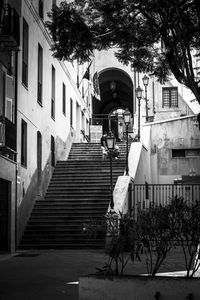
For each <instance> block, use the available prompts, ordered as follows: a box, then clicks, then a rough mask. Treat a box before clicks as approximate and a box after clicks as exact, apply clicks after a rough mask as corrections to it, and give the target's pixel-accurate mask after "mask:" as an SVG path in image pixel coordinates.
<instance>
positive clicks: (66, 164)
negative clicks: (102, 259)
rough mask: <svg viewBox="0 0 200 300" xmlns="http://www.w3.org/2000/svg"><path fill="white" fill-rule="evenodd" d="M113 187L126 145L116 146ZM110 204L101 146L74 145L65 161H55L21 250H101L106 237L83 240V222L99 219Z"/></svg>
mask: <svg viewBox="0 0 200 300" xmlns="http://www.w3.org/2000/svg"><path fill="white" fill-rule="evenodd" d="M118 146H119V148H120V156H119V159H118V160H113V184H115V183H116V180H117V177H118V176H120V175H123V172H124V168H125V151H126V145H125V144H123V143H119V144H118ZM109 201H110V164H109V159H106V160H102V154H101V147H100V144H96V143H95V144H92V143H74V144H73V145H72V148H71V151H70V154H69V157H68V160H67V161H58V163H57V165H56V168H55V170H54V173H53V176H52V179H51V181H50V184H49V187H48V190H47V193H46V195H45V198H44V199H42V200H37V201H36V203H35V206H34V208H33V211H32V213H31V216H30V219H29V221H28V224H27V226H26V229H25V232H24V235H23V238H22V240H21V243H20V249H59V248H60V249H70V248H71V249H76V248H78V249H80V248H90V249H92V248H93V249H95V248H102V247H103V246H104V240H105V237H104V236H103V237H97V238H86V237H85V236H84V234H83V226H84V223H87V224H88V223H89V222H90V221H91V220H93V221H96V222H97V221H98V220H101V219H102V217H103V215H105V213H106V211H107V209H108V205H109Z"/></svg>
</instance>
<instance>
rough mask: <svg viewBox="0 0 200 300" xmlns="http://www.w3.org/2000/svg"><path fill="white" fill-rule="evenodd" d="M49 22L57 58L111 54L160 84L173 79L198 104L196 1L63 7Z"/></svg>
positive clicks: (127, 0) (90, 2) (199, 19)
mask: <svg viewBox="0 0 200 300" xmlns="http://www.w3.org/2000/svg"><path fill="white" fill-rule="evenodd" d="M49 16H50V21H49V22H47V27H48V29H49V30H50V34H51V36H52V39H53V46H52V51H53V53H54V56H55V57H56V58H58V59H64V60H69V61H73V60H75V59H79V61H80V62H85V61H88V60H90V57H91V54H92V53H93V51H94V50H96V49H97V50H103V49H104V50H106V49H109V48H114V49H117V50H116V51H115V55H116V57H117V58H118V60H119V61H120V62H122V63H124V64H128V63H131V65H132V67H133V68H135V69H136V70H137V71H140V72H146V73H149V74H153V75H155V76H156V77H157V78H158V80H159V81H160V82H161V83H163V82H165V81H166V80H167V79H168V78H169V75H170V73H173V74H174V76H175V78H176V79H177V80H178V81H179V82H180V83H182V84H184V85H185V86H186V87H188V88H189V89H190V90H191V91H192V92H193V93H194V95H195V96H196V98H197V100H198V101H199V103H200V88H199V83H200V80H199V78H198V76H196V73H195V69H194V57H193V55H194V54H195V55H199V53H200V52H199V50H200V1H199V0H109V1H108V0H74V1H70V2H69V1H63V2H61V4H60V6H59V7H54V9H53V10H52V11H51V12H50V13H49ZM161 45H162V47H161Z"/></svg>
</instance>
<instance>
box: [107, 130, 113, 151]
mask: <svg viewBox="0 0 200 300" xmlns="http://www.w3.org/2000/svg"><path fill="white" fill-rule="evenodd" d="M106 144H107V147H108V150H109V151H112V150H113V149H114V148H115V137H114V135H113V133H112V132H109V134H108V135H107V138H106Z"/></svg>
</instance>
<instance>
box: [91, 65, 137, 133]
mask: <svg viewBox="0 0 200 300" xmlns="http://www.w3.org/2000/svg"><path fill="white" fill-rule="evenodd" d="M99 88H100V97H101V100H100V101H99V100H97V99H94V100H93V115H92V124H98V125H102V127H103V131H108V130H110V129H111V130H112V131H113V133H115V135H116V137H118V125H117V123H118V118H117V116H112V118H111V121H110V122H109V116H111V115H112V114H111V113H112V112H113V111H116V110H117V109H122V110H125V109H126V108H128V109H129V111H130V112H131V114H132V116H133V115H134V103H133V82H132V79H131V77H130V76H129V74H128V73H126V72H125V71H124V70H122V69H119V68H115V67H111V68H106V69H103V70H102V71H100V72H99ZM110 124H111V128H110V126H109V125H110Z"/></svg>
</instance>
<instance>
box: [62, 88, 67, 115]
mask: <svg viewBox="0 0 200 300" xmlns="http://www.w3.org/2000/svg"><path fill="white" fill-rule="evenodd" d="M62 96H63V97H62V110H63V114H64V115H66V85H65V84H64V83H63V92H62Z"/></svg>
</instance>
